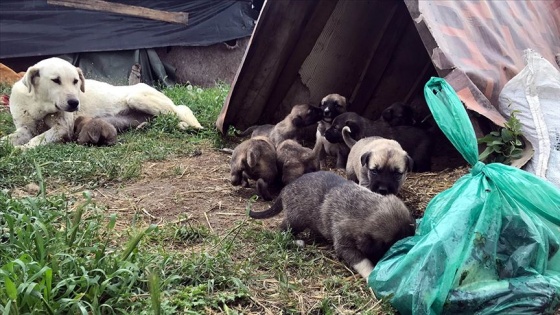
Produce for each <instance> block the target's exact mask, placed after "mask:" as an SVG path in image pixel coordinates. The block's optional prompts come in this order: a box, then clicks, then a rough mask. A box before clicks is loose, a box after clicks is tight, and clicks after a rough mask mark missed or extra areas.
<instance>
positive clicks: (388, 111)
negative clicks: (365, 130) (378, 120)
mask: <svg viewBox="0 0 560 315" xmlns="http://www.w3.org/2000/svg"><path fill="white" fill-rule="evenodd" d="M381 116H382V117H383V120H385V121H390V120H391V118H393V109H392V108H391V107H388V108H386V109H385V110H384V111H383V112H382V113H381Z"/></svg>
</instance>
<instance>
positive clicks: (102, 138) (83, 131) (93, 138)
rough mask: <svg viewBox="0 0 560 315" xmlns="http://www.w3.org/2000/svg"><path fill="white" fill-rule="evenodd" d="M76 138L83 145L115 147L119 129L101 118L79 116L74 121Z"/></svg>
mask: <svg viewBox="0 0 560 315" xmlns="http://www.w3.org/2000/svg"><path fill="white" fill-rule="evenodd" d="M74 137H75V138H76V141H77V142H78V143H79V144H82V145H84V144H93V145H97V146H101V145H114V144H115V143H117V129H116V128H115V127H114V126H113V125H111V124H110V123H108V122H106V121H105V120H103V119H101V118H91V117H86V116H78V117H77V118H76V120H75V121H74Z"/></svg>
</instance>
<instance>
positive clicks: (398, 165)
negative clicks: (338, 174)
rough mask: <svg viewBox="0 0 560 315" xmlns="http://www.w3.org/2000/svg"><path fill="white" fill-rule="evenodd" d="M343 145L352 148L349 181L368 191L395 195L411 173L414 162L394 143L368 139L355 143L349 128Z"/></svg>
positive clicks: (347, 166)
mask: <svg viewBox="0 0 560 315" xmlns="http://www.w3.org/2000/svg"><path fill="white" fill-rule="evenodd" d="M342 136H343V138H344V142H346V144H347V145H348V147H350V148H351V149H350V154H349V155H348V163H347V164H346V177H347V178H348V179H350V180H352V181H355V182H357V183H359V184H360V185H361V186H364V187H366V188H367V189H369V190H371V191H373V192H376V193H379V194H382V195H387V194H394V195H396V194H397V193H398V192H399V190H400V188H401V187H402V184H403V183H404V181H405V179H406V174H407V172H408V171H410V170H411V169H412V165H413V161H412V158H410V156H408V154H407V153H406V151H404V150H403V149H402V147H401V146H400V145H399V143H398V142H397V141H395V140H390V139H385V138H380V137H366V138H362V139H360V140H359V141H357V142H356V141H355V140H354V139H352V138H351V137H350V127H348V126H346V127H344V129H342Z"/></svg>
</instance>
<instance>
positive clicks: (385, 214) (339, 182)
mask: <svg viewBox="0 0 560 315" xmlns="http://www.w3.org/2000/svg"><path fill="white" fill-rule="evenodd" d="M282 209H283V210H284V211H285V212H286V218H285V219H284V221H283V222H282V224H281V229H282V230H286V231H291V233H293V234H294V235H297V234H298V233H300V232H303V231H304V230H306V229H309V230H310V231H311V232H312V233H314V234H315V235H318V236H321V237H323V238H325V239H326V240H328V241H331V242H332V243H333V246H334V250H335V252H336V253H337V255H338V256H339V257H340V258H342V259H343V260H344V261H345V262H346V263H347V264H348V265H350V266H351V267H352V268H354V270H356V271H357V272H358V273H359V274H360V275H361V276H362V277H364V278H365V279H366V281H367V279H368V277H369V274H370V273H371V271H372V270H373V266H374V265H375V263H377V261H379V259H380V258H381V257H383V255H384V254H385V252H386V251H387V250H388V249H389V248H390V247H391V246H392V245H393V244H394V243H395V242H396V241H398V240H400V239H403V238H405V237H408V236H412V235H414V231H415V223H414V219H413V218H412V215H411V214H410V212H409V210H408V209H407V207H406V206H405V205H404V203H403V202H402V201H401V200H400V199H399V198H397V197H396V196H394V195H387V196H382V195H380V194H376V193H373V192H371V191H369V190H368V189H366V188H364V187H361V186H359V185H357V184H356V183H354V182H352V181H348V180H346V179H344V178H343V177H341V176H339V175H336V174H334V173H332V172H326V171H319V172H313V173H309V174H305V175H303V176H301V177H300V178H298V179H296V180H295V181H293V182H292V183H290V184H289V185H287V186H286V187H284V189H282V191H281V192H280V195H279V196H278V198H277V199H276V200H275V201H274V204H273V205H272V206H271V207H270V208H269V209H268V210H265V211H262V212H255V211H252V210H251V211H250V212H249V216H251V217H252V218H255V219H264V218H270V217H273V216H275V215H276V214H278V213H280V212H281V211H282ZM299 242H301V241H299Z"/></svg>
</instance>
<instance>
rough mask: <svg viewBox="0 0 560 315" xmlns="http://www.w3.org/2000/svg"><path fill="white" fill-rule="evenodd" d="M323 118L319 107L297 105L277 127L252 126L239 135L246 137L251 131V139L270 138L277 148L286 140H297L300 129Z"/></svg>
mask: <svg viewBox="0 0 560 315" xmlns="http://www.w3.org/2000/svg"><path fill="white" fill-rule="evenodd" d="M321 117H322V111H321V109H320V108H318V107H314V106H311V105H307V104H302V105H296V106H294V107H293V108H292V110H291V111H290V114H288V115H287V116H286V117H285V118H284V119H283V120H282V121H280V122H279V123H277V124H276V125H260V126H252V127H249V128H247V130H245V131H243V132H241V133H239V134H238V135H239V136H246V135H248V133H249V131H250V132H251V137H253V136H256V135H259V136H268V137H269V138H270V140H271V141H272V144H274V147H276V146H278V145H279V144H280V143H281V142H282V141H284V140H287V139H295V138H296V135H297V132H298V130H299V129H301V128H304V127H307V126H311V125H313V124H315V123H317V122H318V121H319V120H321Z"/></svg>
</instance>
